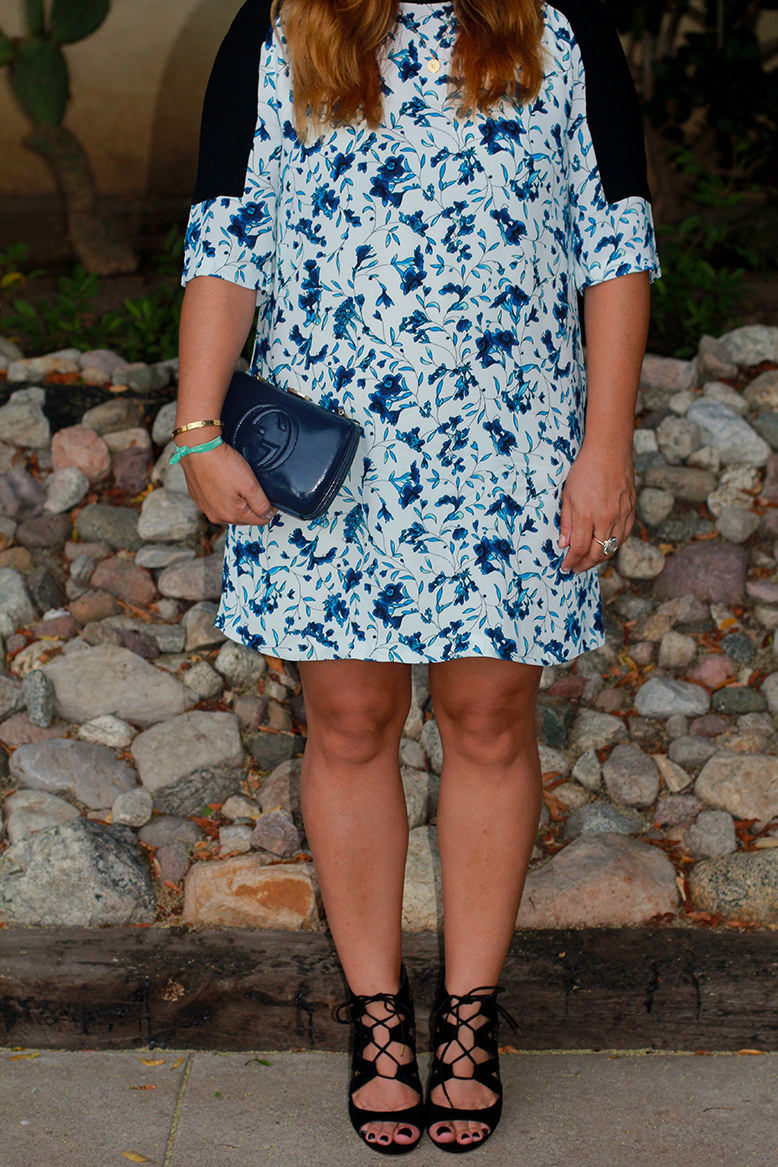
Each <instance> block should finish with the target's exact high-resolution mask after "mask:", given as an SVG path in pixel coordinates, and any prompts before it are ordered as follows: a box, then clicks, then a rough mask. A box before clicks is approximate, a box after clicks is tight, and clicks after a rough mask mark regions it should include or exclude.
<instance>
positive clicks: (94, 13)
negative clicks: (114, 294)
mask: <svg viewBox="0 0 778 1167" xmlns="http://www.w3.org/2000/svg"><path fill="white" fill-rule="evenodd" d="M20 2H22V8H23V12H24V17H25V22H26V28H27V35H26V36H25V37H16V38H11V37H8V36H7V35H6V34H5V33H4V32H3V31H2V30H1V29H0V66H7V67H8V70H9V76H10V81H11V90H12V92H13V94H14V97H15V98H16V101H17V103H18V104H19V106H20V108H21V109H22V112H23V113H24V114H25V115H26V117H27V118H28V120H29V121H30V122H31V123H32V127H33V132H32V133H31V134H30V135H29V136H28V137H27V138H25V139H24V145H25V146H26V147H27V148H28V149H29V150H31V151H32V152H33V153H35V154H38V155H39V156H40V157H41V158H42V159H43V160H44V162H46V164H47V165H48V166H49V168H50V170H51V171H52V173H53V175H54V178H55V181H56V183H57V186H58V188H59V190H60V191H61V193H62V195H63V197H64V200H65V204H66V207H67V215H68V231H69V234H70V239H71V242H72V243H73V246H74V247H75V250H76V253H77V255H78V256H79V258H80V260H81V263H82V265H83V267H84V268H85V269H86V270H87V271H88V272H92V273H100V274H102V275H111V274H114V273H116V272H131V271H135V270H136V269H137V266H138V261H137V258H136V256H135V255H134V253H133V251H132V249H131V248H130V247H129V246H128V245H127V243H126V242H125V241H124V240H123V239H122V238H121V236H120V235H119V233H118V232H117V230H116V228H115V227H114V226H113V225H112V224H111V223H110V222H109V221H108V220H107V219H104V218H103V217H102V216H101V215H100V214H99V212H98V209H97V185H96V183H95V177H94V174H93V172H92V167H91V166H90V163H89V159H88V157H87V154H86V151H85V150H84V147H83V146H82V145H81V142H80V141H79V140H78V138H77V137H76V136H75V134H73V133H72V131H70V130H68V129H66V127H65V126H64V125H63V124H62V123H63V119H64V117H65V112H66V110H67V104H68V100H69V98H70V73H69V70H68V64H67V60H66V58H65V54H64V53H63V51H62V46H63V45H70V44H75V43H76V42H77V41H82V40H84V39H85V38H86V37H88V36H91V35H92V33H93V32H96V31H97V29H98V28H99V27H100V25H101V24H102V23H103V21H104V20H105V18H106V16H107V15H108V13H109V11H110V7H111V0H50V3H44V0H20Z"/></svg>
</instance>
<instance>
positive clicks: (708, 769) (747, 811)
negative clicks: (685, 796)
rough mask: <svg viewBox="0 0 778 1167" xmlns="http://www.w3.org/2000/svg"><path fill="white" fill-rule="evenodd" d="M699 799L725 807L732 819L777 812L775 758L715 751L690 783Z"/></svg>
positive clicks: (766, 817) (777, 763)
mask: <svg viewBox="0 0 778 1167" xmlns="http://www.w3.org/2000/svg"><path fill="white" fill-rule="evenodd" d="M694 792H695V794H696V795H697V797H698V798H701V799H702V800H703V802H707V804H708V805H709V806H713V807H716V808H717V809H719V810H728V811H729V813H730V814H731V815H734V817H735V818H736V819H764V820H765V822H769V820H770V819H772V818H775V817H776V816H777V815H778V758H775V757H773V756H772V755H769V754H729V753H718V754H715V755H714V756H713V757H712V758H710V760H709V761H707V762H706V763H705V765H704V766H703V768H702V770H701V771H700V773H699V776H698V778H697V781H696V783H695V785H694Z"/></svg>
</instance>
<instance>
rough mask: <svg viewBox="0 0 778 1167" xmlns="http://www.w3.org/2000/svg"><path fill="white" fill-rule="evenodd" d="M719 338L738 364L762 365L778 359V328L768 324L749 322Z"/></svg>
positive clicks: (731, 357)
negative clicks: (763, 362)
mask: <svg viewBox="0 0 778 1167" xmlns="http://www.w3.org/2000/svg"><path fill="white" fill-rule="evenodd" d="M719 340H720V341H721V343H722V344H723V345H724V348H725V349H726V350H727V353H728V355H729V357H730V359H731V360H733V361H735V362H736V363H737V364H738V365H760V364H761V363H762V361H776V360H778V328H775V327H771V326H769V325H766V324H747V325H745V326H744V327H743V328H735V329H733V331H732V332H725V333H724V335H723V336H720V337H719Z"/></svg>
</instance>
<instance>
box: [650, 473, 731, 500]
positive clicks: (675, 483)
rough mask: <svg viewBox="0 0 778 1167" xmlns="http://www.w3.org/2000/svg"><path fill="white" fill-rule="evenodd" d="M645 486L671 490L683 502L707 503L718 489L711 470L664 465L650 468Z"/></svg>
mask: <svg viewBox="0 0 778 1167" xmlns="http://www.w3.org/2000/svg"><path fill="white" fill-rule="evenodd" d="M643 482H644V485H646V486H655V487H657V488H658V489H659V490H669V491H670V493H671V494H672V495H674V496H675V498H677V499H680V501H681V502H690V503H700V502H705V500H706V499H707V497H708V495H709V494H710V493H711V491H712V490H715V489H716V483H717V479H716V475H715V474H711V473H710V471H709V470H698V469H696V468H695V467H693V466H667V465H665V464H664V463H662V464H654V465H653V466H650V467H649V468H648V469H647V470H646V472H645V475H644V478H643Z"/></svg>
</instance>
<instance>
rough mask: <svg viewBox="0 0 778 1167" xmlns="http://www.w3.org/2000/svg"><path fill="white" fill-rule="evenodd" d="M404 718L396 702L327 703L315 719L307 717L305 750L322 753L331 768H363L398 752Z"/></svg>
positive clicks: (405, 710) (401, 709)
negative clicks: (384, 755) (310, 747)
mask: <svg viewBox="0 0 778 1167" xmlns="http://www.w3.org/2000/svg"><path fill="white" fill-rule="evenodd" d="M408 707H410V702H408ZM407 716H408V709H407V708H405V707H404V704H402V707H401V703H398V702H389V701H388V702H385V703H381V704H376V703H373V702H370V701H359V700H356V701H351V702H349V703H348V704H347V705H346V704H345V703H344V704H340V703H330V704H329V705H328V708H327V709H326V710H320V711H319V713H318V714H317V715H316V716H314V717H311V716H310V715H309V718H308V746H311V745H313V746H314V748H315V749H317V750H319V751H321V753H322V754H323V755H324V756H325V758H326V760H327V762H328V763H330V764H332V765H337V764H338V763H340V764H341V765H355V766H359V765H366V764H368V763H370V762H372V761H374V760H375V759H376V758H378V757H380V756H381V755H382V754H384V753H386V752H387V751H389V750H398V749H399V743H400V737H401V735H402V727H403V725H404V724H405V719H406V717H407ZM312 739H313V740H312Z"/></svg>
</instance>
